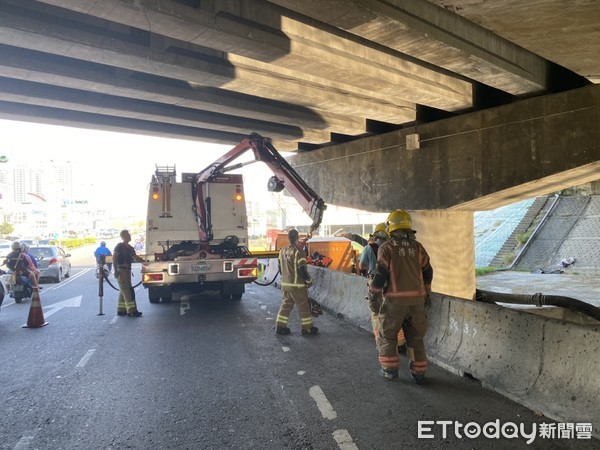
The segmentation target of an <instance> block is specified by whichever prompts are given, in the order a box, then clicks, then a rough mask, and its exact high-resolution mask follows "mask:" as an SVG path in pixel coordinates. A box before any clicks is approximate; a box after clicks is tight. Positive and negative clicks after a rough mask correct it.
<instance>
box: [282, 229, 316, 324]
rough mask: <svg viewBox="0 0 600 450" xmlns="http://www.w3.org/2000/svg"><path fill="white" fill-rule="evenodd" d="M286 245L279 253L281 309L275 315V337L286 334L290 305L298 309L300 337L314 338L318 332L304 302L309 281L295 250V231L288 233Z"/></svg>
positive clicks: (300, 253) (302, 258)
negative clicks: (300, 327)
mask: <svg viewBox="0 0 600 450" xmlns="http://www.w3.org/2000/svg"><path fill="white" fill-rule="evenodd" d="M288 239H289V241H290V243H289V245H288V246H286V247H284V248H282V249H281V251H280V252H279V270H280V271H281V295H282V300H281V306H280V307H279V312H278V313H277V322H276V325H277V328H276V330H275V334H282V335H286V334H290V329H289V328H288V326H287V325H288V321H289V318H290V313H291V312H292V309H293V308H294V305H296V306H297V307H298V312H299V313H300V322H301V326H302V334H303V335H311V334H317V333H318V332H319V329H318V328H317V327H315V326H313V319H312V314H311V309H310V305H309V301H308V288H309V287H310V286H312V278H311V277H310V275H309V274H308V269H307V267H306V256H305V255H304V252H303V251H302V250H301V249H300V248H299V246H298V245H299V244H298V239H299V235H298V230H295V229H292V230H290V231H289V232H288Z"/></svg>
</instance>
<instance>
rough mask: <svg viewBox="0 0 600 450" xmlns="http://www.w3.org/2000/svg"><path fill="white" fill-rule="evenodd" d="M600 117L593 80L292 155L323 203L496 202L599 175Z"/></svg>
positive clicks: (467, 205)
mask: <svg viewBox="0 0 600 450" xmlns="http://www.w3.org/2000/svg"><path fill="white" fill-rule="evenodd" d="M599 123H600V86H597V85H592V86H589V87H585V88H581V89H576V90H573V91H568V92H563V93H559V94H553V95H548V96H545V97H537V98H532V99H527V100H521V101H519V102H515V103H513V104H510V105H506V106H501V107H497V108H492V109H489V110H484V111H480V112H476V113H471V114H466V115H463V116H460V117H453V118H450V119H446V120H440V121H437V122H432V123H428V124H423V125H418V126H417V127H416V128H413V129H410V130H408V129H407V130H402V131H398V132H392V133H388V134H384V135H379V136H374V137H369V138H364V139H360V140H358V141H354V142H349V143H345V144H339V145H336V146H330V147H327V150H326V153H325V152H324V151H323V150H316V151H314V152H310V153H303V154H301V155H296V156H294V157H292V158H290V162H291V164H292V165H293V166H294V167H295V168H296V170H297V171H298V172H299V174H300V175H301V176H302V177H303V178H304V179H305V180H306V182H307V183H308V184H309V185H310V186H312V187H313V188H314V189H315V191H317V192H319V193H320V195H321V196H322V197H323V199H324V200H325V201H326V202H327V203H332V204H335V205H339V206H346V207H351V208H364V207H365V202H366V201H368V202H369V205H370V210H371V211H381V212H385V211H390V210H393V209H396V208H398V207H402V208H406V209H414V210H426V209H429V210H431V209H446V208H454V209H457V210H471V211H476V210H485V209H493V208H496V207H499V206H503V205H506V204H508V203H512V202H516V201H519V200H524V199H527V198H531V197H534V196H536V195H544V194H549V193H552V192H556V191H558V190H561V189H564V188H566V187H568V186H574V185H577V184H583V183H586V182H590V181H593V180H596V179H598V178H599V175H598V174H599V173H600V172H599V170H598V169H599V168H600V127H598V124H599ZM408 134H418V136H419V141H420V148H419V149H418V150H407V146H406V137H407V135H408ZM348 173H352V174H354V177H353V178H352V180H348V178H347V174H348Z"/></svg>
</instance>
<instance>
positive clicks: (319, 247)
mask: <svg viewBox="0 0 600 450" xmlns="http://www.w3.org/2000/svg"><path fill="white" fill-rule="evenodd" d="M314 252H318V253H320V254H321V255H324V256H328V257H329V258H331V259H332V260H333V261H332V263H331V264H330V265H329V266H328V268H329V269H331V270H337V271H340V272H348V273H356V268H357V267H358V255H357V254H356V250H354V249H353V248H352V241H351V240H349V239H346V238H343V237H315V238H311V239H309V240H308V253H309V254H310V255H312V254H313V253H314Z"/></svg>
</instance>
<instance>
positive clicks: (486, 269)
mask: <svg viewBox="0 0 600 450" xmlns="http://www.w3.org/2000/svg"><path fill="white" fill-rule="evenodd" d="M495 271H496V268H495V267H477V268H476V269H475V276H476V277H479V276H482V275H487V274H488V273H492V272H495Z"/></svg>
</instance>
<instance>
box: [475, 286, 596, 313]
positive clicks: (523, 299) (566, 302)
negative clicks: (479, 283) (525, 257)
mask: <svg viewBox="0 0 600 450" xmlns="http://www.w3.org/2000/svg"><path fill="white" fill-rule="evenodd" d="M474 298H475V300H476V301H478V302H483V303H492V304H496V303H498V302H500V303H513V304H519V305H535V306H537V307H538V308H541V307H542V306H545V305H547V306H559V307H561V308H566V309H570V310H573V311H578V312H580V313H583V314H585V315H587V316H589V317H591V318H593V319H596V320H599V321H600V308H598V307H596V306H594V305H590V304H589V303H585V302H582V301H581V300H577V299H575V298H571V297H564V296H560V295H545V294H542V293H541V292H537V293H535V294H505V293H499V292H491V291H482V290H480V289H477V290H475V296H474Z"/></svg>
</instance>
